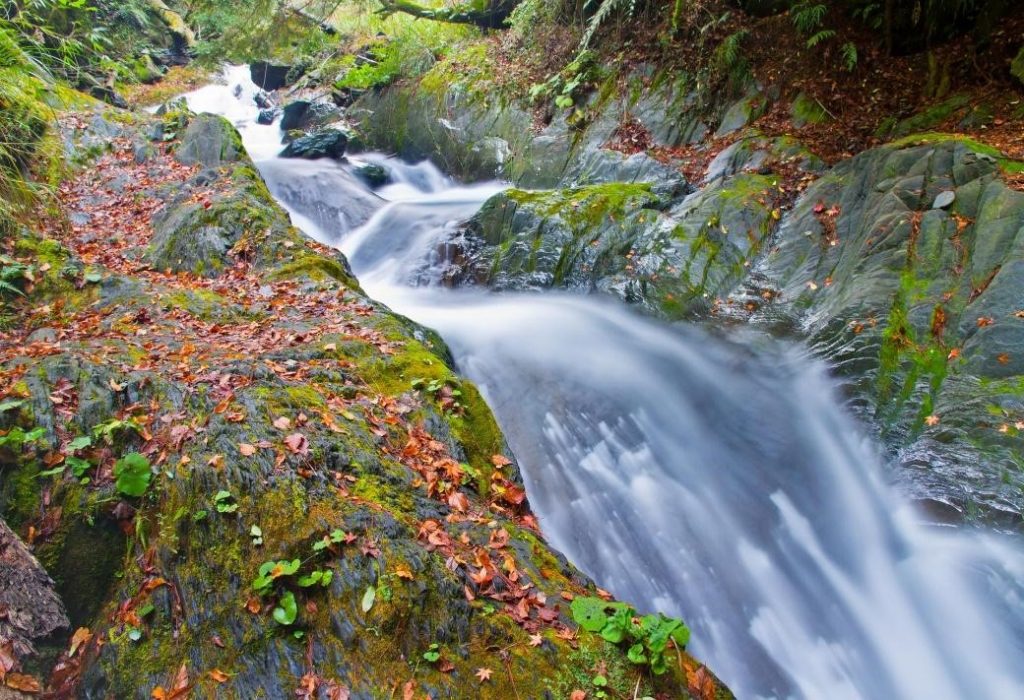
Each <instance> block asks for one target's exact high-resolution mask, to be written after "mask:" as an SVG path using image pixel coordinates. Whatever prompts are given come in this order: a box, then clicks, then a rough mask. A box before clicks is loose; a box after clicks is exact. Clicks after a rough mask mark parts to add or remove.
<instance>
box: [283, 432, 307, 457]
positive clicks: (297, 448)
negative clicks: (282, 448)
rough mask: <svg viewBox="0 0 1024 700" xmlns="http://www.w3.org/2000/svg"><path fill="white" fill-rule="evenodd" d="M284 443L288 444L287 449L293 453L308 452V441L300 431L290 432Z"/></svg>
mask: <svg viewBox="0 0 1024 700" xmlns="http://www.w3.org/2000/svg"><path fill="white" fill-rule="evenodd" d="M284 444H285V445H287V446H288V449H289V450H291V451H292V453H293V454H298V455H307V454H309V441H308V440H306V436H305V435H303V434H302V433H292V434H291V435H289V436H288V437H286V438H285V439H284Z"/></svg>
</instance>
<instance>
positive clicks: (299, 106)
mask: <svg viewBox="0 0 1024 700" xmlns="http://www.w3.org/2000/svg"><path fill="white" fill-rule="evenodd" d="M340 116H341V110H339V109H338V107H337V105H335V104H334V103H333V102H331V101H325V100H316V101H310V100H296V101H295V102H290V103H288V104H287V105H285V107H284V109H283V110H282V112H281V131H291V130H292V129H311V128H315V127H318V126H324V125H326V124H329V123H331V122H333V121H336V120H337V119H338V117H340Z"/></svg>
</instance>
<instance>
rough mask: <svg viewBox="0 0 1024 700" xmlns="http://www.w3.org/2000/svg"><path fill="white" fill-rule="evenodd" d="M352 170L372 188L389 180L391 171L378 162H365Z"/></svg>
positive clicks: (387, 182) (381, 185)
mask: <svg viewBox="0 0 1024 700" xmlns="http://www.w3.org/2000/svg"><path fill="white" fill-rule="evenodd" d="M352 172H353V173H355V175H356V177H358V178H359V179H360V180H362V181H363V182H365V183H366V184H367V185H369V186H370V187H371V188H372V189H377V188H379V187H383V186H384V185H387V184H389V183H390V182H391V172H390V171H389V170H388V169H387V168H385V167H384V166H383V165H380V164H378V163H365V164H363V165H360V166H359V167H357V168H355V169H354V170H353V171H352Z"/></svg>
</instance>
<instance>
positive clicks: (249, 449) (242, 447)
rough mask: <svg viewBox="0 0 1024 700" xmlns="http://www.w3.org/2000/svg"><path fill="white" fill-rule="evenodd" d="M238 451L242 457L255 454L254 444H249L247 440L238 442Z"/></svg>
mask: <svg viewBox="0 0 1024 700" xmlns="http://www.w3.org/2000/svg"><path fill="white" fill-rule="evenodd" d="M238 451H239V452H241V453H242V456H243V457H252V456H253V455H254V454H256V446H255V445H250V444H249V443H247V442H240V443H238Z"/></svg>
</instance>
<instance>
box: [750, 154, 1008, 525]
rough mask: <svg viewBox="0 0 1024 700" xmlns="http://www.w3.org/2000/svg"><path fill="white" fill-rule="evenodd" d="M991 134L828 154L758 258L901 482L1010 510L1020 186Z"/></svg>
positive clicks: (957, 502)
mask: <svg viewBox="0 0 1024 700" xmlns="http://www.w3.org/2000/svg"><path fill="white" fill-rule="evenodd" d="M1013 167H1014V164H1012V163H1008V162H1003V163H1002V164H1000V162H999V161H998V160H997V158H996V157H995V155H994V153H993V151H992V149H988V148H986V147H983V146H981V145H980V144H976V143H973V142H969V141H962V140H956V139H953V138H950V137H944V136H941V135H923V136H917V137H910V138H909V139H907V140H906V141H905V142H903V143H899V144H896V145H894V146H890V147H885V148H880V149H874V150H871V151H867V152H865V153H863V154H861V155H859V156H857V157H856V158H853V159H851V160H849V161H845V162H843V163H841V164H839V165H838V166H837V167H836V168H834V169H833V170H831V171H830V172H828V173H827V174H826V175H825V176H824V177H822V178H821V179H820V180H819V181H817V182H816V183H815V184H814V185H812V186H811V187H810V188H809V189H808V190H807V192H806V194H805V195H804V196H803V197H802V198H801V200H800V201H799V202H798V204H797V205H796V207H795V208H794V210H793V211H792V213H790V214H789V215H788V216H787V217H786V218H785V219H784V220H783V223H782V225H781V226H780V228H779V232H778V237H777V240H776V243H775V245H774V247H773V248H772V250H771V251H770V252H769V253H768V254H767V255H766V256H765V258H764V259H763V261H762V262H761V264H760V266H759V267H760V272H762V273H763V274H764V275H766V277H767V279H768V280H769V283H770V284H772V285H774V286H775V287H776V288H777V290H778V299H779V302H778V303H777V304H776V305H775V306H774V307H773V308H772V309H771V313H773V314H776V313H779V312H783V313H785V314H787V315H790V317H791V318H793V319H795V320H796V322H797V323H798V324H799V326H800V328H801V329H802V330H803V331H804V332H805V333H806V334H807V335H808V336H809V337H810V339H811V342H812V343H813V345H814V346H815V347H816V348H817V349H818V350H819V351H820V352H821V353H822V354H824V355H825V356H827V357H829V358H830V359H831V360H832V361H833V363H834V364H835V366H836V367H837V369H838V370H839V371H840V372H842V373H843V374H845V375H847V376H848V377H850V379H851V380H852V381H854V382H855V384H856V387H857V389H858V394H859V396H860V397H861V399H862V400H863V401H864V402H865V404H866V407H867V410H868V411H869V412H870V414H871V415H872V417H873V419H874V422H875V423H876V424H877V425H879V426H880V428H881V430H882V432H883V434H884V436H885V437H886V438H887V442H889V443H890V444H894V445H899V446H901V447H903V448H904V450H903V452H902V453H901V461H902V462H903V463H904V464H905V465H907V466H909V467H911V469H908V470H904V473H906V474H910V475H913V477H912V479H913V483H911V484H908V488H909V489H910V490H911V491H912V492H917V493H920V494H921V495H922V496H927V497H928V498H932V499H936V500H940V501H943V502H944V503H946V504H947V505H951V506H954V507H956V508H963V507H964V502H965V501H968V502H971V501H973V502H975V503H980V504H983V505H984V506H987V508H988V509H990V511H991V512H992V513H1006V514H1007V515H1008V516H1011V517H1012V518H1014V519H1015V518H1016V517H1019V514H1020V508H1021V499H1020V493H1021V486H1022V483H1024V480H1022V475H1021V465H1022V464H1024V462H1022V457H1024V455H1022V453H1021V448H1022V444H1021V438H1020V436H1019V433H1020V431H1019V428H1018V427H1017V424H1019V423H1020V421H1021V419H1022V418H1024V413H1022V412H1024V403H1022V398H1024V397H1022V395H1021V391H1020V390H1021V375H1022V372H1024V356H1021V354H1020V348H1021V347H1022V344H1024V313H1022V307H1024V303H1022V298H1024V297H1022V290H1024V277H1022V276H1021V275H1022V271H1024V262H1022V253H1024V248H1022V245H1024V238H1022V237H1024V194H1022V193H1020V192H1018V191H1014V190H1011V189H1009V188H1008V187H1007V186H1006V184H1005V183H1004V182H1003V180H1002V178H1001V168H1011V169H1012V168H1013Z"/></svg>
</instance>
